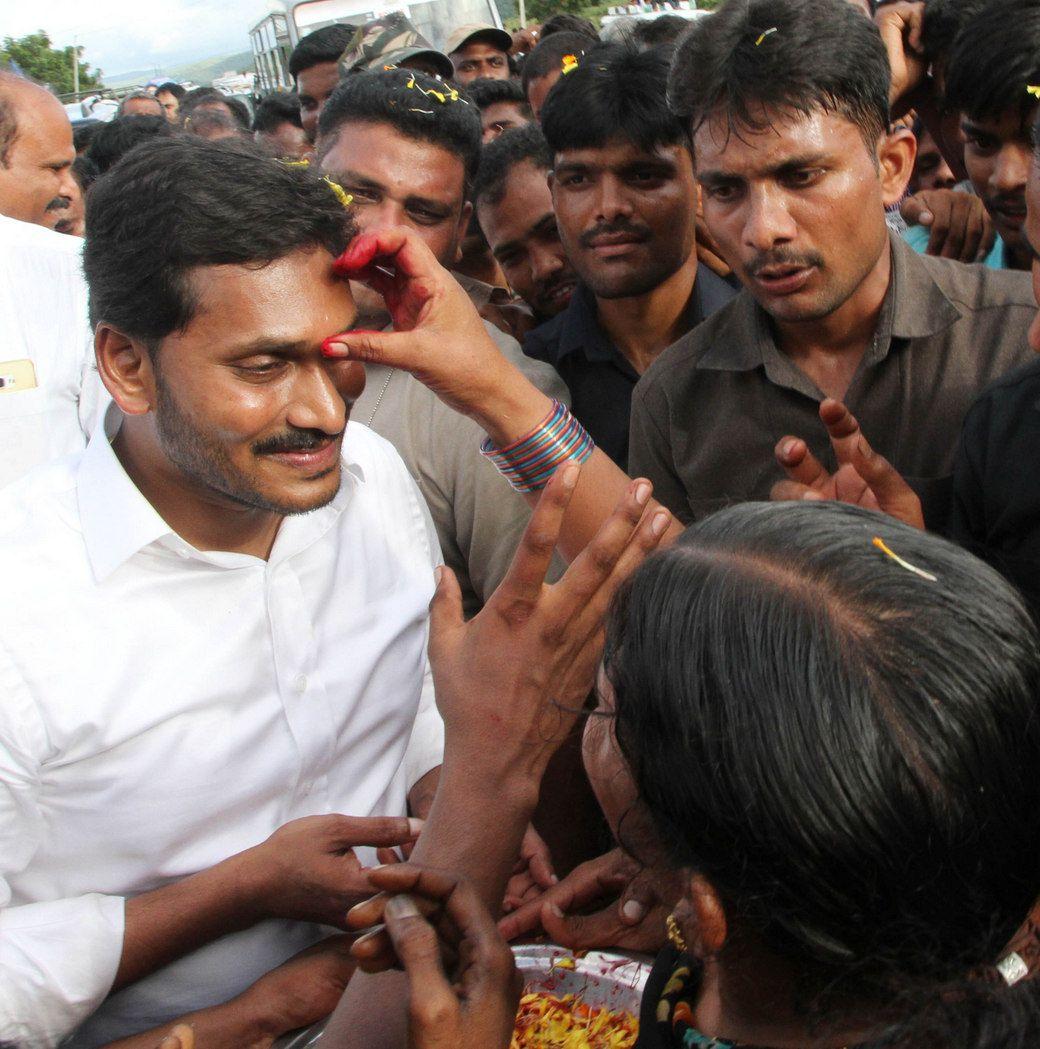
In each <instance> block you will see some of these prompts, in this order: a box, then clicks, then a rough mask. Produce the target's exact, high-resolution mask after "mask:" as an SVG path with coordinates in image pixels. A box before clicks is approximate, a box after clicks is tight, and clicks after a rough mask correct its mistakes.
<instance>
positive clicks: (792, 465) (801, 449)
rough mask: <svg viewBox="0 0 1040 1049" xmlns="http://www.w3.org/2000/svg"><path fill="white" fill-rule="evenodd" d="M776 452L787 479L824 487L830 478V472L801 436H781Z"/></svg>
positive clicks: (797, 482)
mask: <svg viewBox="0 0 1040 1049" xmlns="http://www.w3.org/2000/svg"><path fill="white" fill-rule="evenodd" d="M774 454H775V455H776V461H777V462H778V463H779V464H780V466H781V467H782V468H783V471H784V473H785V474H787V479H788V480H789V481H794V482H795V484H798V485H802V486H804V487H805V488H822V487H823V486H824V485H825V484H826V483H827V482H828V481H829V480H830V476H831V475H830V473H829V472H828V471H827V470H826V469H824V466H823V463H821V462H820V460H819V459H817V458H816V456H815V455H813V453H812V452H810V451H809V446H808V445H807V444H806V443H805V441H803V440H802V439H801V438H800V437H790V436H788V437H781V438H780V440H779V441H777V442H776V448H775V449H774Z"/></svg>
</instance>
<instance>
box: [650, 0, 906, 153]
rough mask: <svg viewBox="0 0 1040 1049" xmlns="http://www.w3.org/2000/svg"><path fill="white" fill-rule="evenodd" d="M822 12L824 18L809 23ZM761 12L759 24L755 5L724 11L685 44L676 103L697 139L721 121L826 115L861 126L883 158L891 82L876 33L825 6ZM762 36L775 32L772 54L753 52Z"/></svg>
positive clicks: (672, 95) (756, 122) (798, 3)
mask: <svg viewBox="0 0 1040 1049" xmlns="http://www.w3.org/2000/svg"><path fill="white" fill-rule="evenodd" d="M814 6H815V7H821V8H822V9H821V11H820V16H821V17H818V18H810V17H807V8H810V7H814ZM752 9H753V11H752V14H751V15H750V18H751V20H752V21H751V22H750V24H749V9H748V6H747V5H743V6H741V7H739V9H738V7H737V6H732V7H730V6H724V7H722V8H720V9H719V10H718V11H716V12H715V13H713V14H712V15H710V16H709V17H708V18H704V19H701V20H700V21H699V22H698V24H697V27H696V32H692V33H690V34H689V35H687V36H686V37H684V38H683V40H682V41H681V43H680V45H679V48H678V50H677V51H676V55H675V60H674V62H673V63H672V72H671V76H670V78H669V83H668V102H669V105H670V107H671V109H672V110H673V111H674V112H675V113H676V114H677V115H678V116H679V117H680V118H682V120H683V121H684V122H685V123H688V125H689V130H690V132H691V133H694V132H696V131H697V129H698V128H699V127H700V126H701V125H702V124H703V123H704V122H705V121H706V120H708V119H709V118H710V117H713V116H714V115H715V114H724V115H725V116H726V118H727V119H728V122H729V126H730V127H731V128H734V127H735V126H736V127H739V126H743V127H747V128H750V129H752V130H764V129H766V128H767V127H769V126H770V114H774V113H784V112H789V113H797V114H800V115H809V114H811V113H813V112H814V111H817V110H820V109H822V110H823V111H824V112H828V113H836V114H838V115H839V116H842V117H844V118H845V119H846V120H848V121H849V122H850V123H853V124H855V125H856V126H857V127H859V129H860V131H861V133H862V135H863V139H864V141H865V142H866V143H867V148H868V149H869V150H870V152H871V153H873V152H874V149H875V147H876V143H877V140H878V138H879V136H880V135H882V134H883V133H884V132H885V131H886V130H887V128H888V125H889V106H888V85H889V82H890V79H891V74H890V69H889V65H888V57H887V55H886V53H885V49H884V46H883V44H882V43H881V39H880V37H879V36H878V32H877V29H876V28H875V27H874V25H873V24H872V23H871V22H869V21H867V20H866V19H864V18H863V17H862V16H859V17H857V18H851V17H846V12H845V11H844V9H843V8H842V7H841V5H838V4H832V3H823V4H822V5H821V4H820V3H819V2H818V0H783V2H781V0H765V2H760V3H754V4H753V5H752ZM853 13H854V12H852V11H849V12H848V14H853ZM832 15H833V16H834V17H830V16H832ZM825 16H826V17H825ZM760 22H761V23H762V24H761V26H759V23H760ZM755 29H758V30H759V33H765V32H767V31H768V34H769V35H768V37H767V38H766V39H768V40H769V47H761V46H757V47H754V46H753V47H746V46H744V45H745V43H746V41H747V40H748V38H749V34H751V35H753V31H754V30H755ZM763 43H764V40H763ZM850 55H855V56H856V60H855V61H850V59H849V56H850Z"/></svg>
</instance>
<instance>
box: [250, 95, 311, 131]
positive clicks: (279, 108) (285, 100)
mask: <svg viewBox="0 0 1040 1049" xmlns="http://www.w3.org/2000/svg"><path fill="white" fill-rule="evenodd" d="M282 124H292V125H293V127H300V128H302V127H303V122H302V121H301V120H300V100H299V98H297V97H296V95H290V94H289V93H288V92H286V91H280V92H276V93H274V94H271V95H265V96H264V97H263V98H262V99H260V101H259V103H258V104H257V107H256V113H255V114H254V115H253V130H254V131H259V132H261V133H264V132H268V133H273V132H275V131H277V130H278V128H279V127H281V125H282Z"/></svg>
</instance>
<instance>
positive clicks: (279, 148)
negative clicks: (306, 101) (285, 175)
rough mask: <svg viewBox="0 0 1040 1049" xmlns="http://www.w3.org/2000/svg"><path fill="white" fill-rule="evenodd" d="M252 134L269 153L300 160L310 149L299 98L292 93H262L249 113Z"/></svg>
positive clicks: (281, 157)
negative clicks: (301, 116)
mask: <svg viewBox="0 0 1040 1049" xmlns="http://www.w3.org/2000/svg"><path fill="white" fill-rule="evenodd" d="M253 137H254V138H255V139H256V141H257V142H259V143H260V145H261V146H263V147H264V148H265V149H266V150H267V151H268V152H269V153H271V155H272V156H275V157H279V158H280V159H282V160H302V159H303V158H304V157H309V156H310V155H311V153H313V152H314V147H313V146H312V145H311V143H310V141H309V140H308V138H307V135H306V132H304V130H303V121H302V120H301V119H300V100H299V99H298V98H297V97H296V96H295V95H289V94H285V93H275V94H271V95H265V96H264V97H263V98H262V99H260V101H259V102H258V103H257V106H256V112H255V113H254V115H253Z"/></svg>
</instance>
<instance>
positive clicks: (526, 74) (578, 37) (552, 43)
mask: <svg viewBox="0 0 1040 1049" xmlns="http://www.w3.org/2000/svg"><path fill="white" fill-rule="evenodd" d="M598 46H599V41H598V40H594V39H590V38H589V37H588V36H586V35H585V34H584V33H572V32H561V33H553V35H552V36H550V37H542V39H541V40H540V41H539V42H538V44H537V45H536V46H535V47H534V48H532V50H531V53H530V54H529V55H528V56H527V58H526V59H525V61H524V71H523V73H521V75H520V86H521V87H522V88H523V89H524V94H525V95H526V94H527V89H528V88H529V87H530V84H531V81H532V80H541V79H542V77H543V76H547V75H548V74H549V73H553V72H557V71H558V70H560V69H562V68H563V56H564V55H574V56H575V58H577V59H579V61H580V59H581V58H582V56H583V55H584V54H585V53H586V52H587V51H590V50H591V49H592V48H594V47H598Z"/></svg>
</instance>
